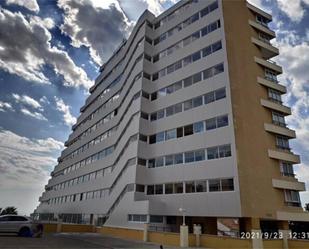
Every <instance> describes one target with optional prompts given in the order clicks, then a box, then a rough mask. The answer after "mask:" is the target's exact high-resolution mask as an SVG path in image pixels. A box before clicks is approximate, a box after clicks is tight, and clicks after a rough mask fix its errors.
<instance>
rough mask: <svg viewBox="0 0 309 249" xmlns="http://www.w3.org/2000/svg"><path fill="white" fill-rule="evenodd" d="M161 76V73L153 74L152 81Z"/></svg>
mask: <svg viewBox="0 0 309 249" xmlns="http://www.w3.org/2000/svg"><path fill="white" fill-rule="evenodd" d="M158 78H159V74H158V73H155V74H153V75H152V81H156V80H157V79H158Z"/></svg>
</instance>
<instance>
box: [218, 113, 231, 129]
mask: <svg viewBox="0 0 309 249" xmlns="http://www.w3.org/2000/svg"><path fill="white" fill-rule="evenodd" d="M228 125H229V119H228V116H227V115H224V116H221V117H217V127H218V128H219V127H223V126H228Z"/></svg>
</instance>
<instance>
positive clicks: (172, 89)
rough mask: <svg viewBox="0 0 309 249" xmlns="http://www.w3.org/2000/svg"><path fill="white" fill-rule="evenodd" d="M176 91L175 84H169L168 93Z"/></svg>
mask: <svg viewBox="0 0 309 249" xmlns="http://www.w3.org/2000/svg"><path fill="white" fill-rule="evenodd" d="M173 92H174V85H171V86H168V87H167V88H166V94H172V93H173Z"/></svg>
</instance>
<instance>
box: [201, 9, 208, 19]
mask: <svg viewBox="0 0 309 249" xmlns="http://www.w3.org/2000/svg"><path fill="white" fill-rule="evenodd" d="M208 13H209V9H208V7H206V8H205V9H202V10H201V17H203V16H206V15H207V14H208Z"/></svg>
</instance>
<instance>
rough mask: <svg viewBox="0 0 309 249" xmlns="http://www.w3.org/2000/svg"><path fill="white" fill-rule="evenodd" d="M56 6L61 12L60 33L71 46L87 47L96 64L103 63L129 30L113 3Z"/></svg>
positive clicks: (64, 0)
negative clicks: (68, 38)
mask: <svg viewBox="0 0 309 249" xmlns="http://www.w3.org/2000/svg"><path fill="white" fill-rule="evenodd" d="M58 6H59V8H61V9H63V10H64V23H63V24H62V25H61V31H62V32H63V33H64V34H66V35H68V36H69V37H70V38H71V44H72V46H74V47H81V46H83V45H84V46H86V47H88V48H89V52H90V56H91V57H92V59H93V60H94V61H95V62H96V63H97V64H98V65H101V64H102V63H103V61H104V60H107V58H108V57H109V56H110V55H111V54H112V52H113V51H114V49H115V48H116V47H117V46H118V44H119V43H120V42H121V41H122V39H123V38H124V37H126V36H127V34H128V32H129V31H130V30H131V28H132V27H131V26H132V24H131V23H129V21H128V19H127V17H126V16H125V14H124V13H123V11H122V9H121V8H120V6H119V3H118V1H115V0H109V1H107V2H106V1H94V0H93V1H90V0H82V1H76V0H58Z"/></svg>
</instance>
